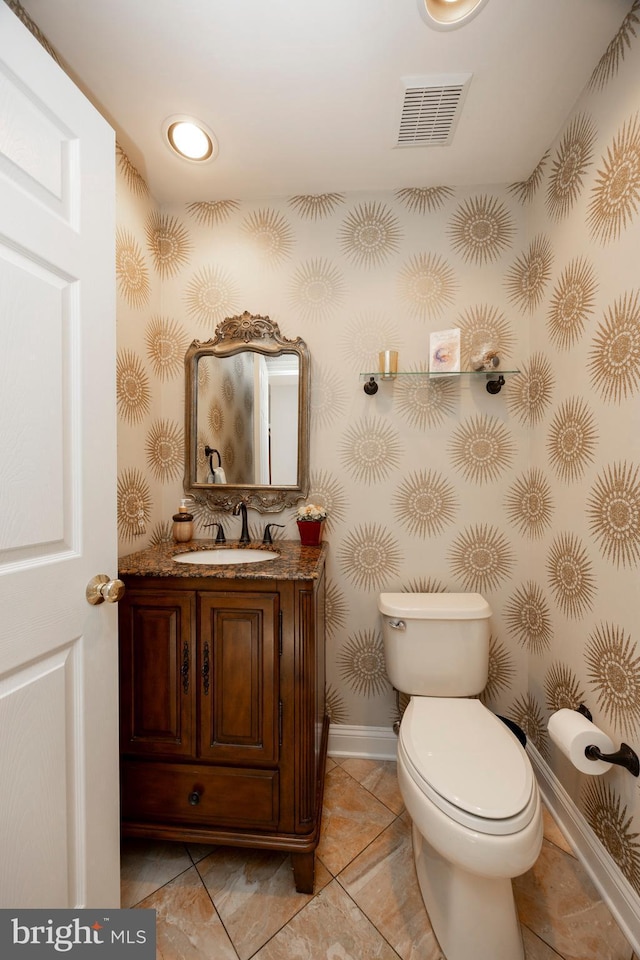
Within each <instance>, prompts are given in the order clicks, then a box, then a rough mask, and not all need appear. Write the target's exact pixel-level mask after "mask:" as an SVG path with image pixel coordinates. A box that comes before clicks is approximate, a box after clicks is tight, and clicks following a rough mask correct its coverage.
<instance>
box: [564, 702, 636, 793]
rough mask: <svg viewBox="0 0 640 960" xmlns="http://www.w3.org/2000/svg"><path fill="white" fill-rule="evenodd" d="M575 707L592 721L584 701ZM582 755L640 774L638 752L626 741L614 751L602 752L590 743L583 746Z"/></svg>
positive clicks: (634, 774)
mask: <svg viewBox="0 0 640 960" xmlns="http://www.w3.org/2000/svg"><path fill="white" fill-rule="evenodd" d="M576 709H577V711H578V713H581V714H582V715H583V717H586V718H587V720H591V722H593V717H592V716H591V711H590V710H589V708H588V707H586V706H585V705H584V703H581V704H580V706H579V707H576ZM584 755H585V757H587V759H588V760H604V761H605V763H614V764H617V765H618V766H619V767H625V768H626V769H627V770H628V771H629V773H631V774H633V776H634V777H637V776H638V775H640V760H639V759H638V754H637V753H636V752H635V750H633V748H632V747H630V746H629V744H628V743H621V744H620V749H619V750H616V752H615V753H602V751H601V750H600V748H599V747H596V745H595V744H593V743H592V744H590V745H589V746H588V747H585V748H584Z"/></svg>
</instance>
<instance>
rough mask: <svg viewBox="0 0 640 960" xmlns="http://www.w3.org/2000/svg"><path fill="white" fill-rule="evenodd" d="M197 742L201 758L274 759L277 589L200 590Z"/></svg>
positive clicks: (249, 761) (244, 761)
mask: <svg viewBox="0 0 640 960" xmlns="http://www.w3.org/2000/svg"><path fill="white" fill-rule="evenodd" d="M198 597H199V623H200V643H199V653H198V656H199V667H200V687H199V717H200V725H199V737H198V740H199V743H198V753H199V756H200V757H201V758H203V759H209V760H215V761H218V762H220V763H242V764H245V765H246V764H255V763H264V764H275V763H277V761H278V748H279V744H278V739H279V735H278V730H279V722H278V717H279V696H278V690H279V670H278V660H279V634H278V629H277V628H278V610H279V598H278V594H277V593H238V594H232V593H228V594H224V593H200V594H199V595H198Z"/></svg>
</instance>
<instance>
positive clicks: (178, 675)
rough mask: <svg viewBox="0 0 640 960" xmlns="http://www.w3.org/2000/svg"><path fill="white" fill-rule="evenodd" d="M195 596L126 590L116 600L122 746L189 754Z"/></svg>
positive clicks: (137, 750)
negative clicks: (118, 618)
mask: <svg viewBox="0 0 640 960" xmlns="http://www.w3.org/2000/svg"><path fill="white" fill-rule="evenodd" d="M194 652H195V595H194V594H192V593H184V592H181V593H179V592H172V591H163V592H162V593H161V594H158V595H153V594H150V593H148V592H142V593H135V592H131V593H129V594H128V595H127V596H126V597H125V598H124V600H122V601H121V603H120V677H121V684H120V749H121V750H122V752H123V753H124V754H136V753H140V754H145V755H147V756H149V755H154V756H176V757H178V756H179V757H193V755H194V742H193V721H194V717H193V712H194V704H195V695H194V691H195V689H196V686H197V676H196V664H195V658H194Z"/></svg>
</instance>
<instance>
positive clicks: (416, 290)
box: [116, 0, 640, 894]
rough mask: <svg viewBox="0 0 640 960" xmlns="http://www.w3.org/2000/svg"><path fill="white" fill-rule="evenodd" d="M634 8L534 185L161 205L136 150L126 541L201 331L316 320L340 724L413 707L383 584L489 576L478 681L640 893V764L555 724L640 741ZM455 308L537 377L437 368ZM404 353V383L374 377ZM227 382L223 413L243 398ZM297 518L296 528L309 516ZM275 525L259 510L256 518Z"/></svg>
mask: <svg viewBox="0 0 640 960" xmlns="http://www.w3.org/2000/svg"><path fill="white" fill-rule="evenodd" d="M639 7H640V4H639V3H638V0H636V2H635V3H633V5H631V4H630V11H629V14H628V15H627V17H626V18H625V20H624V21H623V23H622V25H621V27H620V31H619V32H618V34H617V36H616V37H615V38H614V39H613V40H612V42H611V43H610V44H609V46H605V44H603V59H602V61H601V62H600V63H599V64H596V65H594V72H593V75H592V78H591V81H590V83H589V84H588V86H587V87H586V89H585V92H584V93H583V95H582V97H581V98H580V99H579V101H578V103H577V104H576V107H575V110H574V112H573V114H572V115H571V116H569V117H567V120H566V123H565V126H564V128H563V129H562V130H561V131H560V132H559V135H558V137H557V139H556V141H555V142H554V143H551V144H549V145H548V149H547V150H546V151H545V153H544V156H542V157H541V158H540V159H539V162H538V163H537V165H536V166H535V169H534V170H533V171H523V179H522V181H521V182H518V183H512V184H504V185H501V186H496V185H490V186H489V185H486V184H479V185H478V186H476V187H465V188H453V187H449V186H447V185H439V184H434V185H430V184H426V185H424V184H418V185H413V186H412V185H406V186H405V187H403V188H402V189H399V190H398V191H397V192H395V193H384V194H383V193H379V194H364V193H362V194H347V193H325V194H319V195H317V196H297V195H296V196H289V197H281V198H277V199H273V198H267V199H263V200H261V201H259V202H257V201H251V202H248V201H244V200H243V199H242V198H238V197H235V198H233V197H232V198H215V199H212V198H208V197H203V198H202V199H201V201H200V202H198V203H191V204H184V205H182V204H174V205H169V206H166V207H159V206H158V205H157V204H156V203H155V202H154V200H153V198H152V197H151V196H150V195H149V192H148V191H147V190H146V189H144V187H143V186H142V184H143V183H144V181H141V178H140V177H139V174H138V173H137V171H136V170H135V169H134V168H133V167H132V165H131V163H130V162H129V160H128V158H127V157H126V155H125V154H124V153H123V152H122V150H119V151H118V168H119V186H118V189H119V196H118V234H117V262H116V266H117V282H118V292H119V301H118V359H117V363H118V367H117V374H118V382H117V391H118V410H119V467H118V469H119V484H118V520H119V529H120V544H121V552H122V553H123V554H125V553H130V552H132V551H134V550H137V549H141V548H142V547H144V546H146V545H147V544H148V543H150V542H157V541H158V540H162V539H163V538H165V537H166V536H167V535H168V534H169V531H170V520H171V515H172V514H173V513H174V512H175V510H176V508H177V505H178V502H179V499H180V496H181V494H182V484H181V456H182V453H181V450H182V444H183V424H184V370H183V365H182V358H183V356H184V352H185V350H186V348H187V346H188V344H189V343H190V342H191V341H192V340H193V339H199V340H206V339H208V338H209V337H211V336H212V335H213V332H214V330H215V326H216V324H217V323H218V322H219V321H220V320H222V319H224V318H225V317H226V316H230V315H233V314H236V313H239V312H242V311H243V310H249V311H250V312H252V313H258V314H263V315H268V316H270V317H271V318H272V319H273V320H274V321H276V322H277V323H278V324H279V326H280V329H281V330H282V332H283V334H284V335H285V336H289V337H295V336H301V337H303V338H304V339H305V340H306V342H307V344H308V346H309V350H310V354H311V358H312V370H311V379H312V391H311V411H312V412H311V417H312V422H311V490H310V499H312V500H318V501H321V502H323V503H324V504H325V505H326V506H327V508H328V510H329V521H328V524H327V535H326V538H327V540H328V542H329V547H330V555H329V561H328V585H327V616H328V622H327V667H328V684H329V690H328V693H329V696H328V703H329V709H330V711H331V718H332V721H333V723H335V724H349V725H363V726H371V727H381V726H385V727H390V726H391V724H392V723H393V721H394V720H395V719H396V717H397V715H398V710H399V709H401V707H402V704H401V702H399V703H397V702H396V698H395V695H394V692H393V691H392V689H391V686H390V684H389V682H388V681H387V678H386V673H385V670H384V659H383V655H382V647H381V635H380V626H379V621H378V615H377V608H376V598H377V594H378V592H379V591H382V590H438V591H439V590H448V591H479V592H481V593H483V594H484V595H485V596H486V597H487V599H488V600H489V602H490V604H491V606H492V609H493V612H494V617H493V620H492V637H491V647H490V667H489V682H488V685H487V688H486V690H485V691H484V693H483V700H484V701H485V702H486V703H487V704H488V705H489V706H490V707H492V708H493V709H495V710H497V711H498V712H500V713H501V714H503V715H506V716H510V717H511V718H512V719H513V720H515V721H516V722H517V723H519V724H520V725H521V726H522V727H524V728H525V730H526V732H527V734H528V736H529V738H530V740H531V742H532V743H533V744H534V745H535V746H536V748H537V749H538V751H539V753H540V755H541V756H542V757H543V758H544V760H545V761H546V762H547V763H548V764H549V765H550V767H551V769H552V771H553V772H554V774H555V775H556V776H557V777H558V779H559V781H560V782H561V783H562V785H563V786H564V787H565V789H566V790H567V791H568V792H569V794H570V796H571V797H572V799H573V800H574V802H575V803H576V805H577V806H578V808H579V809H580V810H581V811H582V813H583V815H584V817H585V819H586V821H587V822H588V823H589V824H591V827H592V829H593V831H594V835H595V836H597V837H598V838H599V840H600V841H601V843H602V844H603V845H604V847H605V848H606V850H607V851H608V853H609V854H610V856H611V857H612V858H613V860H614V861H615V863H616V864H617V865H618V868H619V870H620V871H621V873H622V874H623V875H624V877H626V879H627V880H628V881H629V883H630V884H631V885H632V886H634V887H635V889H636V891H637V892H638V893H639V894H640V853H639V849H638V847H639V845H638V842H637V837H638V834H639V833H640V794H639V793H638V789H637V784H636V783H635V782H632V781H633V778H632V777H630V776H629V774H628V773H627V772H626V771H620V770H617V769H614V770H612V771H611V772H610V773H608V774H606V775H605V776H604V777H602V778H601V779H600V780H598V781H597V782H596V781H595V780H589V782H586V781H587V778H586V777H579V776H577V775H576V773H575V771H574V770H573V768H569V767H568V764H567V763H566V761H564V759H563V758H562V757H561V756H560V755H559V754H558V753H557V751H556V750H555V747H554V745H553V744H552V743H551V742H550V739H549V737H548V734H547V723H548V719H549V716H550V713H551V712H552V711H554V710H556V709H558V708H560V707H562V706H571V707H577V706H578V705H579V704H580V703H581V702H585V703H586V704H587V705H588V707H589V708H590V709H591V711H592V713H593V716H594V720H595V721H596V723H598V724H599V725H600V726H601V727H603V728H604V729H605V730H606V731H607V732H608V733H609V734H610V736H611V738H612V739H613V740H615V741H616V742H620V740H621V739H623V738H624V739H625V740H626V741H627V742H628V743H630V744H632V745H633V746H635V748H636V749H637V750H640V616H639V615H638V614H639V600H638V596H639V593H638V577H639V574H640V439H639V437H640V432H639V428H640V415H639V413H638V411H639V410H640V275H639V273H638V250H640V39H639V38H638V37H637V34H638V32H639V31H638V24H639V21H640V17H639V13H640V10H639ZM426 156H427V154H425V157H426ZM336 188H337V189H339V188H340V185H339V184H337V185H336ZM451 327H459V328H460V330H461V353H462V361H463V365H465V366H467V365H468V364H469V362H470V358H471V357H472V356H473V355H474V354H475V353H477V352H478V351H480V350H482V349H484V348H486V347H491V348H494V349H495V350H496V351H497V353H498V354H499V356H500V358H501V366H502V368H503V369H504V370H517V371H519V373H516V374H508V375H507V377H506V385H505V387H504V388H503V390H502V392H501V393H499V394H498V395H495V396H491V395H490V394H489V393H487V391H486V390H485V385H484V377H483V376H475V377H471V376H466V377H465V376H461V377H448V378H439V379H437V380H435V379H434V380H430V379H429V378H428V377H426V376H425V370H426V369H427V358H428V347H429V335H430V333H431V332H433V331H436V330H440V329H448V328H451ZM385 349H393V350H397V351H398V352H399V355H400V356H399V367H400V370H401V371H402V375H401V376H399V377H398V378H397V380H395V381H394V382H381V383H380V385H379V390H378V392H377V394H375V396H371V397H369V396H366V395H365V394H364V392H363V389H362V387H363V379H362V377H361V374H362V373H364V372H370V371H374V370H375V369H376V363H377V354H378V352H379V351H380V350H385ZM209 389H210V393H211V400H210V404H209V409H208V411H207V417H208V418H209V423H210V425H212V428H213V425H215V424H219V425H220V424H221V423H222V422H223V421H224V418H225V416H228V413H227V406H225V404H226V401H225V398H224V390H222V391H221V393H220V396H219V397H217V396H216V395H215V390H214V385H213V384H210V387H209ZM225 429H228V434H225V436H228V441H226V449H225V451H224V455H223V459H225V460H226V462H227V463H229V462H230V460H231V459H232V458H233V456H234V455H235V456H240V439H239V437H238V436H237V432H236V433H235V434H234V431H237V429H238V428H237V425H234V423H227V424H226V427H225ZM234 437H235V439H234ZM268 519H274V518H273V517H269V518H268ZM275 519H278V520H280V521H281V522H283V523H285V525H286V526H285V529H284V530H283V531H278V533H279V535H283V536H285V537H289V538H293V537H295V536H296V535H297V533H296V528H295V524H294V522H293V510H289V511H287V512H286V514H285V515H283V516H280V517H278V518H275ZM212 520H221V521H222V522H223V524H224V527H225V531H226V533H227V536H228V537H230V538H233V537H235V536H237V535H238V533H239V520H238V518H234V517H231V516H227V515H225V516H222V517H220V516H215V515H213V514H212V513H211V512H210V511H209V512H208V511H206V510H204V511H200V512H199V514H198V517H197V535H198V536H206V531H205V529H204V526H203V525H204V523H209V522H212ZM265 522H266V518H263V517H260V516H259V515H258V514H253V515H252V516H251V517H250V527H251V531H252V533H253V535H255V536H261V533H262V529H263V526H264V523H265Z"/></svg>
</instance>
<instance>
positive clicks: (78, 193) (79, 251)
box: [0, 3, 119, 908]
mask: <svg viewBox="0 0 640 960" xmlns="http://www.w3.org/2000/svg"><path fill="white" fill-rule="evenodd" d="M0 117H1V118H2V119H1V122H0V334H1V336H2V350H1V351H0V447H1V449H2V451H3V453H2V457H1V458H0V503H1V504H2V510H1V516H0V610H1V611H2V616H1V617H0V724H1V730H2V738H1V741H2V742H1V746H0V849H1V850H2V856H1V857H0V906H1V907H9V906H11V907H14V906H15V907H24V908H28V907H54V906H59V907H65V906H66V907H72V906H76V907H85V906H86V907H89V906H99V907H108V906H114V907H116V906H118V905H119V823H118V736H117V730H118V727H117V698H118V692H117V627H116V619H117V611H116V610H115V609H113V608H112V605H111V604H107V603H104V604H101V605H100V606H96V607H92V606H90V605H89V604H88V603H87V601H86V598H85V588H86V585H87V583H88V582H89V580H90V579H91V578H92V577H93V576H94V575H95V574H98V573H106V574H107V575H109V576H110V577H113V576H115V575H116V571H117V549H116V543H117V541H116V478H115V463H116V452H115V451H116V446H115V270H114V242H115V240H114V237H115V186H114V184H115V170H114V168H115V156H114V155H115V144H114V136H113V131H112V130H111V129H110V127H109V126H108V124H107V123H106V122H105V120H104V119H103V118H102V117H101V116H100V115H99V114H98V113H97V111H96V110H95V109H94V108H93V107H92V106H91V104H90V103H89V102H88V101H87V100H86V99H85V97H84V96H83V95H82V94H81V93H80V92H79V90H78V89H77V88H76V87H75V86H74V85H73V83H72V82H71V81H70V80H69V78H68V77H67V76H66V75H65V74H64V73H63V71H62V70H61V69H60V67H59V66H58V65H57V64H56V63H55V62H54V61H53V60H52V59H51V58H50V57H49V55H48V54H47V53H46V52H45V51H44V50H43V48H42V47H41V46H40V44H39V43H38V42H37V41H36V40H35V39H34V38H33V37H32V36H31V35H30V33H29V32H28V31H27V30H26V28H25V27H24V26H23V25H22V24H21V23H20V21H19V20H18V19H17V17H16V16H15V15H14V14H13V13H12V12H11V10H10V9H9V7H8V6H7V5H6V4H3V3H0Z"/></svg>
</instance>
